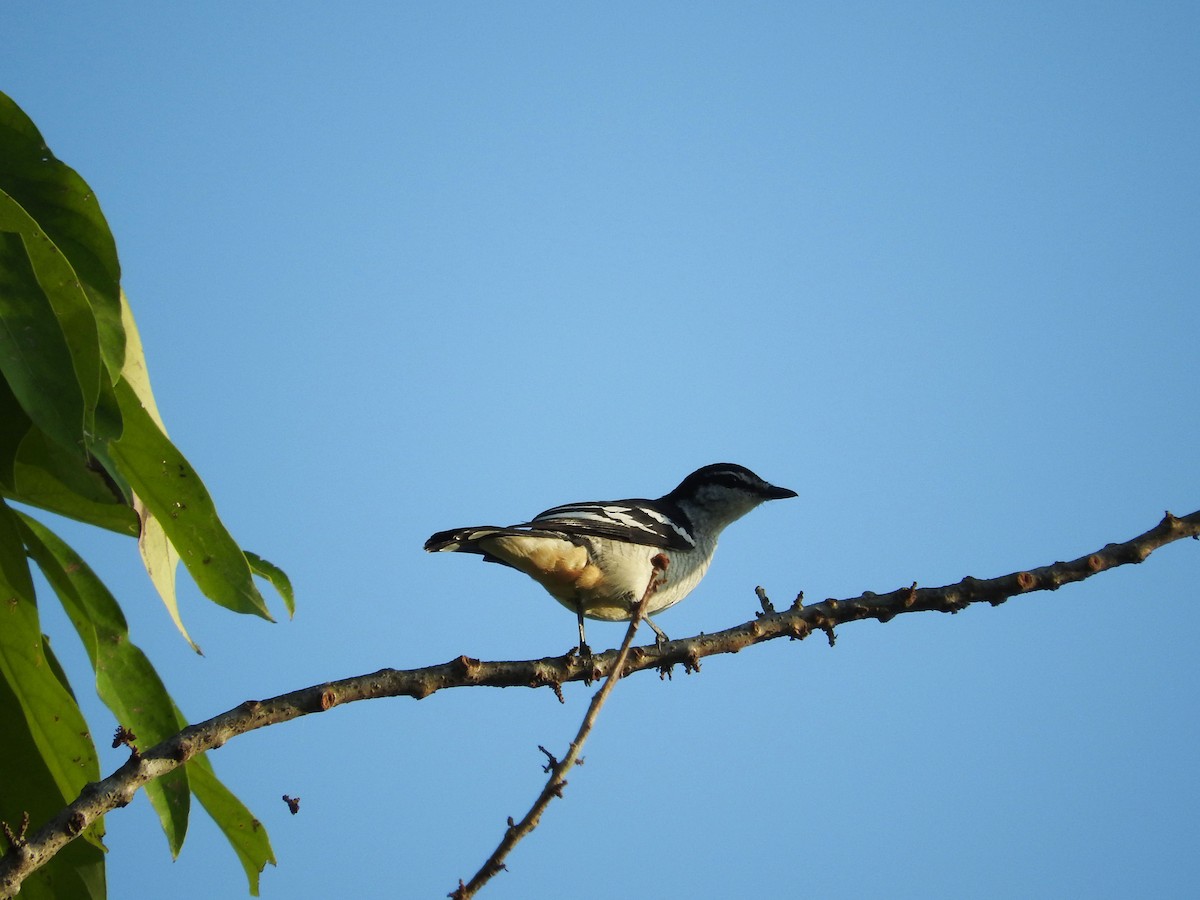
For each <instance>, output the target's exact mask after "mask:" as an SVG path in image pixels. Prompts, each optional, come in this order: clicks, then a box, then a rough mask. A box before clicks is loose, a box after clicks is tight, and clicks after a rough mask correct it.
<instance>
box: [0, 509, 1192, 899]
mask: <svg viewBox="0 0 1200 900" xmlns="http://www.w3.org/2000/svg"><path fill="white" fill-rule="evenodd" d="M1185 537H1191V538H1198V539H1200V511H1197V512H1194V513H1191V514H1190V515H1187V516H1183V517H1182V518H1177V517H1175V516H1173V515H1171V514H1170V513H1167V514H1166V515H1165V516H1164V517H1163V519H1162V521H1161V522H1159V523H1158V524H1157V525H1156V526H1154V527H1153V528H1151V529H1150V530H1149V531H1147V532H1145V533H1144V534H1141V535H1138V536H1137V537H1135V538H1133V539H1131V540H1128V541H1125V542H1124V543H1117V544H1108V545H1106V546H1105V547H1103V548H1102V549H1100V550H1097V551H1095V552H1094V553H1090V554H1088V555H1087V556H1081V557H1079V558H1078V559H1075V560H1071V561H1070V562H1056V563H1053V564H1051V565H1046V566H1041V567H1039V568H1035V569H1027V570H1022V571H1017V572H1012V573H1010V574H1008V575H1002V576H1000V577H998V578H986V579H978V578H972V577H969V576H968V577H967V578H964V579H963V580H962V581H960V582H957V583H956V584H950V585H945V586H943V587H937V588H918V587H917V586H916V585H915V584H914V585H912V586H911V587H907V588H901V589H899V590H894V591H891V592H889V593H886V594H876V593H873V592H870V591H867V592H865V593H863V594H861V595H860V596H858V597H853V598H849V599H844V600H835V599H829V600H824V601H822V602H820V603H815V604H813V605H811V606H805V605H804V604H803V602H802V597H798V598H797V599H796V602H795V603H793V604H792V605H791V606H790V607H789V608H788V609H786V610H784V611H783V612H777V611H774V607H773V606H772V605H771V603H770V601H769V600H767V599H766V595H765V593H760V594H759V600H760V603H761V604H762V607H763V612H761V613H758V614H756V617H755V618H754V619H752V620H750V621H749V622H745V623H743V624H741V625H738V626H736V627H734V628H729V629H726V630H724V631H719V632H716V633H715V634H701V635H697V636H696V637H691V638H684V639H681V640H676V641H670V642H668V643H665V644H662V645H660V646H657V647H656V646H647V647H635V648H632V650H629V651H628V659H627V661H626V662H625V664H624V665H623V666H621V670H622V674H623V675H626V676H627V675H629V674H632V673H634V672H640V671H644V670H647V669H656V670H658V671H659V672H661V673H669V672H670V671H671V669H672V667H674V666H675V665H682V666H683V667H684V668H685V670H686V671H689V672H690V671H694V670H697V669H699V667H700V660H701V659H702V658H703V657H706V656H712V655H714V654H717V653H737V652H738V651H740V650H742V649H745V648H746V647H749V646H752V645H754V644H760V643H762V642H764V641H770V640H775V639H776V638H783V637H786V638H789V639H792V640H803V639H804V638H806V637H808V636H809V635H810V634H812V633H813V632H815V631H821V632H823V633H825V634H826V635H827V636H828V638H829V639H830V641H832V640H833V636H834V628H835V627H836V626H838V625H843V624H845V623H847V622H853V621H857V620H860V619H876V620H878V621H880V622H887V621H889V620H891V619H893V618H895V617H896V616H897V615H902V614H904V613H913V612H926V611H939V612H950V613H955V612H958V611H959V610H962V609H965V608H966V607H968V606H970V605H971V604H973V603H990V604H991V605H993V606H998V605H1000V604H1001V603H1003V602H1005V601H1006V600H1008V599H1009V598H1011V597H1015V596H1017V595H1019V594H1028V593H1032V592H1034V591H1053V590H1057V589H1058V588H1060V587H1062V586H1063V585H1066V584H1071V583H1074V582H1077V581H1083V580H1084V579H1086V578H1090V577H1091V576H1093V575H1096V574H1098V573H1100V572H1104V571H1106V570H1108V569H1112V568H1115V567H1117V566H1123V565H1128V564H1130V563H1140V562H1142V561H1144V560H1145V559H1146V558H1147V557H1148V556H1149V555H1150V554H1151V553H1153V552H1154V551H1155V550H1157V549H1158V548H1159V547H1162V546H1164V545H1165V544H1169V543H1171V542H1173V541H1177V540H1180V539H1181V538H1185ZM617 657H618V651H615V650H610V651H607V652H605V653H602V654H598V655H595V656H591V657H583V658H581V657H578V656H575V655H572V654H567V655H565V656H550V657H544V658H542V659H536V660H524V661H510V662H481V661H479V660H477V659H471V658H469V657H466V656H460V657H459V658H458V659H454V660H451V661H450V662H447V663H443V664H441V665H436V666H428V667H426V668H422V669H409V670H402V669H381V670H380V671H378V672H374V673H371V674H369V675H359V676H355V677H353V678H345V679H342V680H340V681H331V682H327V683H325V684H319V685H313V686H312V687H307V688H302V689H300V690H297V691H292V692H289V693H286V694H281V695H279V696H277V697H273V698H271V699H268V700H247V701H246V702H245V703H242V704H240V705H238V706H236V707H234V708H233V709H231V710H228V711H227V712H223V713H221V714H220V715H217V716H214V717H213V718H211V719H208V720H206V721H204V722H200V723H198V724H196V725H190V726H188V727H187V728H185V729H184V730H183V731H181V732H179V733H178V734H177V735H174V736H173V737H170V738H168V739H167V740H165V741H162V742H161V743H159V744H157V745H156V746H154V747H151V748H149V749H148V750H143V751H142V752H141V753H140V754H133V755H131V756H130V758H129V760H127V761H126V762H125V764H124V765H122V766H121V767H119V768H118V769H117V770H116V771H114V772H113V773H112V774H111V775H109V776H108V777H107V778H105V779H103V780H101V781H99V782H93V783H91V784H89V785H87V786H86V787H85V788H84V789H83V791H82V792H81V793H80V795H79V797H78V798H77V799H76V800H75V801H74V802H73V803H71V804H70V805H69V806H67V807H65V808H64V809H63V810H61V811H60V812H59V813H58V814H57V815H55V816H54V817H53V818H52V819H51V820H50V821H49V822H47V823H46V824H45V825H43V826H42V827H41V828H40V829H38V830H37V831H36V832H35V833H34V834H32V835H30V836H28V837H25V836H23V835H14V838H15V840H10V841H8V843H9V844H10V848H9V851H8V853H7V854H6V855H5V856H4V857H2V858H0V897H2V898H7V897H12V896H14V895H15V894H16V892H17V891H18V890H19V889H20V887H21V883H22V881H24V879H25V878H26V877H27V876H28V875H29V874H30V873H31V872H33V871H35V870H36V869H38V868H39V867H40V866H42V865H44V864H45V863H46V862H47V861H49V860H50V859H51V858H52V857H53V856H54V855H55V854H56V853H57V852H58V851H59V850H61V849H62V848H63V847H64V846H66V844H68V843H69V842H70V841H72V840H74V839H75V838H76V837H77V836H78V835H79V834H80V833H81V832H82V831H83V830H84V829H85V828H87V827H88V826H89V825H90V824H91V823H92V822H94V821H95V820H96V819H98V818H99V817H100V816H103V815H104V814H105V813H107V812H109V811H110V810H113V809H116V808H118V807H122V806H125V805H127V804H128V803H129V802H130V801H131V800H132V799H133V796H134V794H135V793H136V792H137V790H138V789H139V788H141V787H143V786H144V785H145V784H146V783H148V782H149V781H152V780H153V779H155V778H158V777H160V776H162V775H164V774H166V773H167V772H170V771H171V770H173V769H175V768H178V767H179V766H181V765H183V764H184V763H186V762H187V761H188V760H189V759H192V758H194V757H195V756H197V755H198V754H200V753H204V752H205V751H207V750H215V749H216V748H218V747H220V746H221V745H223V744H224V743H225V742H226V741H227V740H229V739H230V738H233V737H236V736H237V735H239V734H244V733H246V732H248V731H254V730H255V729H258V728H265V727H267V726H269V725H276V724H279V723H281V722H287V721H290V720H292V719H295V718H298V717H300V716H304V715H308V714H310V713H318V712H325V711H326V710H329V709H333V708H334V707H335V706H341V705H343V704H346V703H353V702H356V701H358V700H370V699H374V698H379V697H399V696H404V697H412V698H414V699H417V700H420V699H423V698H425V697H428V696H429V695H430V694H433V693H435V692H436V691H440V690H445V689H447V688H452V687H469V686H474V687H479V686H488V687H529V688H538V687H548V688H550V689H551V690H553V691H555V693H557V694H558V695H559V697H560V699H561V687H562V685H563V684H565V683H567V682H571V681H587V682H591V681H592V680H595V679H598V678H602V677H604V676H605V675H608V674H611V673H612V672H613V671H614V670H615V669H616V668H617V666H616V665H615V663H616V661H617ZM9 831H10V833H11V829H10V830H9Z"/></svg>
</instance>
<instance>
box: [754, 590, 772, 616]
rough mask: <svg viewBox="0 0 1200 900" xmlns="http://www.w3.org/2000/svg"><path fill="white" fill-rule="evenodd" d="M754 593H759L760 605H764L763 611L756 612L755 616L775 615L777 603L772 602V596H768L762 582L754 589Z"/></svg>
mask: <svg viewBox="0 0 1200 900" xmlns="http://www.w3.org/2000/svg"><path fill="white" fill-rule="evenodd" d="M754 593H755V594H757V595H758V602H759V605H760V606H762V613H761V614H760V613H755V614H754V615H755V616H758V615H764V616H773V615H775V604H774V603H772V602H771V598H770V597H768V596H767V590H766V588H764V587H763V586H762V585H761V584H760V585H759V586H758V587H756V588H755V589H754Z"/></svg>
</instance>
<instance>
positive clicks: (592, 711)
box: [448, 557, 659, 900]
mask: <svg viewBox="0 0 1200 900" xmlns="http://www.w3.org/2000/svg"><path fill="white" fill-rule="evenodd" d="M657 559H658V557H655V560H657ZM658 584H659V568H658V563H657V562H656V563H655V571H654V574H653V576H652V577H651V579H650V583H649V584H648V585H646V590H645V592H644V593H643V594H642V599H641V600H639V601H638V604H637V606H636V607H635V608H634V610H633V615H632V616H631V617H630V619H629V628H627V629H626V630H625V640H624V641H622V642H621V649H620V650H619V651H618V652H617V658H616V660H614V661H613V665H612V668H611V669H610V670H609V673H608V678H606V679H605V680H604V684H603V685H601V686H600V690H598V691H596V694H595V696H593V697H592V702H591V703H589V704H588V708H587V712H586V713H585V714H584V716H583V721H582V722H581V723H580V725H579V731H578V733H576V735H575V740H573V741H571V746H570V747H569V748H568V750H567V755H566V756H564V757H563V758H562V759H561V760H556V759H555V758H554V757H553V756H552V755H551V754H550V753H549V752H548V751H547V750H546V749H545V748H544V747H539V749H540V750H541V751H542V752H543V753H545V754H546V757H547V760H548V763H547V765H546V771H548V772H549V773H550V777H549V778H548V779H547V780H546V785H545V787H543V788H542V792H541V793H540V794H538V797H537V799H536V800H535V801H534V802H533V805H532V806H531V807H529V812H527V813H525V816H524V818H522V819H521V821H520V822H516V823H514V822H513V820H512V819H511V818H510V819H509V820H508V829H507V830H506V831H505V832H504V837H503V838H501V840H500V843H499V844H498V845H497V847H496V849H495V850H493V851H492V855H491V856H489V857H488V858H487V861H486V862H484V864H483V865H482V866H480V867H479V871H478V872H476V873H475V874H474V876H472V878H471V880H470V881H468V882H467V883H466V884H463V882H462V881H459V883H458V887H457V888H455V889H454V890H453V891H451V892H450V894H449V895H448V896H450V897H451V898H453V900H467V898H469V897H474V896H475V894H476V893H478V892H479V889H480V888H481V887H483V886H484V885H485V884H487V883H488V882H489V881H490V880H491V879H492V877H493V876H495V875H496V874H497V873H498V872H500V871H501V870H503V869H504V868H505V865H504V860H505V859H506V858H507V857H508V854H509V853H511V852H512V850H513V848H514V847H516V846H517V844H518V843H519V842H520V841H521V839H522V838H524V837H525V836H526V835H528V834H529V833H530V832H532V831H533V829H535V828H537V826H538V822H540V821H541V818H542V813H544V812H545V811H546V807H548V806H549V805H550V801H551V800H553V799H554V798H555V797H561V796H562V791H563V788H564V787H566V786H567V779H566V775H567V772H569V771H570V770H571V768H572V767H573V766H574V765H575V763H576V762H578V760H579V753H580V751H581V750H582V749H583V745H584V742H585V741H586V740H587V739H588V735H589V734H591V731H592V726H593V725H595V724H596V717H597V716H598V715H599V714H600V708H601V707H602V706H604V701H606V700H607V699H608V695H609V694H611V693H612V689H613V688H614V687H615V686H616V684H617V680H618V679H619V678H620V677H621V675H622V674H623V672H624V670H625V663H626V661H627V660H628V659H629V648H630V646H632V644H633V636H634V635H635V634H637V629H638V625H640V624H641V621H642V617H643V616H644V615H645V614H646V605H647V603H649V601H650V597H651V596H652V595H653V594H654V591H655V589H656V588H657V587H658Z"/></svg>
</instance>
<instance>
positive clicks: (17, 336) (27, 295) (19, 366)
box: [0, 195, 87, 458]
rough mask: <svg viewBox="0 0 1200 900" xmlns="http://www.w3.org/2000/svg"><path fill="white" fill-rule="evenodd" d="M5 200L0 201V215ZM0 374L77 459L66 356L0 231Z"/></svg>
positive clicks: (58, 332) (17, 252)
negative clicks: (74, 453) (73, 452)
mask: <svg viewBox="0 0 1200 900" xmlns="http://www.w3.org/2000/svg"><path fill="white" fill-rule="evenodd" d="M4 200H5V198H4V197H3V196H2V195H0V210H2V208H3V201H4ZM0 373H3V375H4V377H5V379H6V380H7V381H8V384H9V387H10V388H11V389H12V392H13V394H14V396H16V398H17V400H18V401H20V403H21V406H22V407H23V408H24V410H25V412H26V413H27V414H28V415H29V417H30V418H31V419H32V420H33V421H34V422H35V423H36V424H37V425H38V426H39V427H40V428H41V429H42V430H43V431H45V432H46V434H48V435H50V437H52V438H54V440H55V441H57V442H58V443H59V444H61V445H62V446H63V447H64V448H66V449H68V450H73V451H75V452H77V453H78V454H79V456H80V457H81V458H82V457H83V448H84V447H85V445H86V438H85V433H84V432H85V417H86V413H87V409H86V406H87V404H86V402H85V397H84V394H83V392H82V390H81V388H80V385H79V381H78V379H77V378H76V374H75V368H74V363H73V361H72V359H71V350H70V347H69V346H68V344H67V340H66V338H65V336H64V335H63V330H62V326H61V325H60V323H59V320H58V319H57V317H56V316H55V313H54V309H53V307H52V306H51V304H50V301H49V299H48V298H47V297H46V294H45V293H44V292H43V290H42V287H41V285H40V284H38V280H37V276H36V275H35V274H34V271H33V267H32V266H31V264H30V261H29V256H28V254H27V253H26V252H25V244H24V242H23V241H22V240H21V237H20V235H17V234H12V233H9V232H5V231H0Z"/></svg>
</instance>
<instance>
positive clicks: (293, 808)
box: [283, 794, 300, 816]
mask: <svg viewBox="0 0 1200 900" xmlns="http://www.w3.org/2000/svg"><path fill="white" fill-rule="evenodd" d="M283 802H284V803H286V804H287V808H288V810H289V811H290V812H291V814H292V815H293V816H294V815H295V814H296V813H298V812H300V798H299V797H289V796H288V795H287V794H284V795H283Z"/></svg>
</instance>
